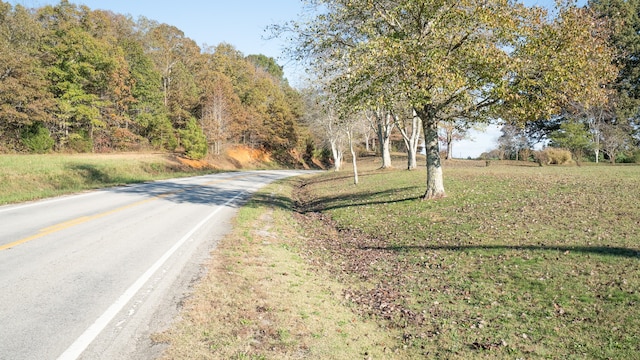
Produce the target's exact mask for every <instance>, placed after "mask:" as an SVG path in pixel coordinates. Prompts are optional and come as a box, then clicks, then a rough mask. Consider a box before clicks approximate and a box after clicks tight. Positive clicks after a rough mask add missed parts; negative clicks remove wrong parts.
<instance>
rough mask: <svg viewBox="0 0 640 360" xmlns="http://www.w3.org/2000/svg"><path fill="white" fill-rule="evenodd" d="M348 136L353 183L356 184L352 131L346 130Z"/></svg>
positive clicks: (355, 159)
mask: <svg viewBox="0 0 640 360" xmlns="http://www.w3.org/2000/svg"><path fill="white" fill-rule="evenodd" d="M347 136H348V137H349V149H350V150H351V163H352V164H353V183H354V184H355V185H358V164H357V157H356V150H355V149H354V148H353V133H352V131H351V130H348V131H347Z"/></svg>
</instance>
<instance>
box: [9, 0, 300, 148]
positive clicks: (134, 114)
mask: <svg viewBox="0 0 640 360" xmlns="http://www.w3.org/2000/svg"><path fill="white" fill-rule="evenodd" d="M0 48H1V49H2V50H1V51H0V153H34V152H35V153H43V152H50V151H60V152H62V151H64V152H109V151H138V150H148V149H154V150H169V151H174V150H177V149H178V150H181V151H184V153H185V154H186V155H187V156H189V157H191V158H196V159H198V158H203V157H204V156H205V155H206V154H207V153H210V154H219V153H220V152H221V151H222V149H223V147H224V146H226V145H227V144H243V145H246V146H250V147H253V148H260V149H264V150H267V151H270V152H273V153H275V154H278V153H281V154H285V153H287V152H288V151H289V150H292V149H295V148H296V147H297V146H298V144H299V143H302V142H303V141H302V140H301V138H302V137H303V135H301V133H304V132H303V131H301V130H300V129H301V127H300V126H299V119H300V118H301V116H302V103H303V102H302V100H301V97H300V94H299V93H298V92H297V91H296V90H295V89H293V88H292V87H291V86H290V85H289V84H288V82H287V80H286V79H285V78H284V74H283V71H282V67H280V66H279V65H278V64H277V63H276V62H275V60H274V59H272V58H269V57H267V56H264V55H248V56H245V55H243V54H242V53H241V52H239V51H238V50H236V49H235V48H234V47H233V46H232V45H230V44H224V43H223V44H219V45H217V46H215V47H211V48H204V49H201V48H200V47H199V46H198V45H197V44H196V43H195V42H194V41H193V40H192V39H190V38H188V37H186V36H185V35H184V33H183V32H182V31H181V30H180V29H178V28H176V27H174V26H171V25H167V24H162V23H158V22H156V21H153V20H150V19H146V18H144V17H141V18H139V19H137V20H134V19H132V18H131V17H130V16H125V15H121V14H116V13H113V12H110V11H103V10H92V9H90V8H88V7H86V6H78V5H74V4H72V3H69V2H68V1H66V0H63V1H61V2H60V3H59V4H58V5H55V6H44V7H41V8H37V9H28V8H25V7H23V6H20V5H16V6H12V5H10V4H8V3H5V2H2V1H0Z"/></svg>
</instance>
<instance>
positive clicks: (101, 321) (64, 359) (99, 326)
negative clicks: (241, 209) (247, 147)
mask: <svg viewBox="0 0 640 360" xmlns="http://www.w3.org/2000/svg"><path fill="white" fill-rule="evenodd" d="M245 193H246V192H245V191H243V192H241V193H239V194H238V195H236V196H234V197H233V198H232V199H231V200H229V201H227V202H226V203H224V204H223V205H222V206H219V207H218V208H217V209H216V210H214V211H213V212H212V213H211V214H209V216H207V217H206V218H204V220H202V221H200V223H198V225H196V226H195V227H194V228H193V229H191V231H189V232H188V233H187V234H186V235H185V236H183V237H182V239H180V240H179V241H178V242H177V243H175V244H174V245H173V246H172V247H171V249H169V250H168V251H167V252H166V253H165V254H164V255H162V257H161V258H159V259H158V261H156V262H155V263H154V264H153V265H152V266H151V267H150V268H149V269H148V270H147V271H146V272H145V273H144V274H142V276H140V278H138V280H136V282H135V283H133V285H131V286H130V287H129V288H128V289H127V290H126V291H125V292H124V293H123V294H122V295H120V297H119V298H118V300H116V302H114V303H113V304H112V305H111V306H109V308H108V309H107V311H105V312H104V313H103V314H102V315H101V316H100V317H99V318H98V319H97V320H96V321H95V322H94V323H93V325H91V326H89V328H87V330H85V331H84V333H82V335H80V337H78V338H77V339H76V341H75V342H74V343H73V344H71V346H69V347H68V348H67V350H65V352H63V353H62V355H60V356H59V357H58V360H73V359H77V358H78V357H79V356H80V355H81V354H82V353H83V352H84V351H85V350H86V348H87V347H88V346H89V345H90V344H91V343H92V342H93V340H95V339H96V337H98V335H99V334H100V333H101V332H102V330H104V328H105V327H106V326H107V325H108V324H109V322H111V320H113V318H114V317H115V316H116V315H117V314H118V313H119V312H120V311H121V310H122V309H123V308H124V306H125V305H126V304H127V303H128V302H129V301H130V300H131V299H132V298H133V297H134V296H135V294H136V293H137V292H138V291H140V289H141V288H142V287H143V286H144V284H145V283H146V282H147V281H148V280H149V279H150V278H151V276H153V274H154V273H155V272H156V271H157V270H158V269H159V268H160V267H161V266H162V265H163V264H164V263H165V262H166V261H167V260H168V259H169V258H170V257H171V255H173V253H174V252H176V250H178V248H180V246H182V244H184V243H185V242H186V241H187V240H188V239H189V238H190V237H191V236H192V235H193V234H194V233H195V232H196V231H198V229H199V228H201V227H202V226H203V225H204V224H205V223H206V222H207V221H209V220H210V219H211V218H212V217H213V216H215V215H216V214H217V213H218V212H219V211H220V210H222V209H223V208H224V207H225V206H227V205H229V204H230V203H232V202H234V201H235V200H236V199H237V198H239V197H240V196H242V195H244V194H245Z"/></svg>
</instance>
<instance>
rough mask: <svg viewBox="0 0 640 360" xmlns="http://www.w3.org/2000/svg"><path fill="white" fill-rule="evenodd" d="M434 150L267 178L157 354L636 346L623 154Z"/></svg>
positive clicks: (633, 223)
mask: <svg viewBox="0 0 640 360" xmlns="http://www.w3.org/2000/svg"><path fill="white" fill-rule="evenodd" d="M512 164H515V162H512V163H510V165H501V164H500V162H492V163H491V165H490V166H488V167H487V166H486V163H485V162H484V161H482V162H474V161H458V162H455V161H454V162H449V163H447V164H445V167H444V168H445V182H446V186H447V188H448V189H450V190H449V196H448V197H446V198H443V199H440V200H438V201H429V202H424V201H420V200H419V198H420V196H421V195H422V191H423V181H424V177H423V175H422V171H406V170H378V169H376V167H377V166H378V165H379V164H374V163H373V162H372V161H371V162H367V161H361V162H360V168H361V170H362V171H361V174H360V185H357V186H356V185H352V184H353V182H352V175H351V174H349V172H348V171H344V172H328V173H324V174H321V175H319V176H314V177H310V178H300V179H293V180H289V181H287V182H283V183H280V184H277V185H273V186H271V187H269V188H267V189H265V190H264V191H263V192H261V193H260V194H259V195H257V196H256V197H255V198H254V200H253V201H252V202H251V203H250V206H248V207H247V208H245V209H242V210H241V211H240V216H239V218H238V221H237V230H236V232H235V233H234V234H233V235H232V236H230V237H229V238H227V239H225V240H223V241H222V243H221V244H220V247H219V248H218V249H217V250H216V251H215V252H214V253H213V256H212V259H211V263H210V265H209V273H208V275H207V276H206V278H205V279H203V281H202V283H201V284H199V285H198V286H197V288H196V290H195V293H194V294H193V296H192V297H190V298H189V299H188V300H187V301H186V303H185V308H184V312H183V316H182V318H183V320H182V321H181V322H180V323H179V324H177V325H176V326H175V327H174V329H172V330H170V331H169V332H167V333H164V334H159V335H158V338H157V339H156V340H157V341H167V342H170V343H171V346H170V348H169V350H168V351H167V352H166V354H165V357H166V358H185V357H190V356H191V357H197V358H213V359H217V358H235V359H271V358H310V357H311V358H334V359H340V358H345V359H347V358H349V359H351V358H368V357H371V358H385V359H386V358H399V359H402V358H407V359H408V358H438V359H445V358H446V359H469V358H505V359H515V358H528V359H530V358H563V359H572V358H574V359H583V358H593V359H610V358H616V359H620V358H634V357H635V356H637V354H638V351H640V346H639V345H638V344H640V338H639V335H638V334H640V314H639V310H638V303H639V302H640V293H638V289H640V263H639V262H640V246H639V244H638V239H640V226H639V225H640V223H639V220H638V219H640V204H638V202H637V201H636V200H637V199H638V198H640V188H638V186H637V179H638V178H639V176H640V167H637V166H608V165H603V166H588V167H564V166H548V167H537V166H535V167H531V166H514V165H512Z"/></svg>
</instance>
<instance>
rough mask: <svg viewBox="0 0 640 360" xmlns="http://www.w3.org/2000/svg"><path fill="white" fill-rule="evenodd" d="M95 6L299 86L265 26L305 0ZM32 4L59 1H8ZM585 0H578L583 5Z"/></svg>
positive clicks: (101, 1) (479, 138)
mask: <svg viewBox="0 0 640 360" xmlns="http://www.w3.org/2000/svg"><path fill="white" fill-rule="evenodd" d="M70 2H71V3H75V4H84V5H87V6H88V7H89V8H91V9H103V10H111V11H113V12H115V13H120V14H129V15H131V16H132V17H133V18H134V19H137V18H138V17H139V16H144V17H146V18H149V19H151V20H156V21H158V22H160V23H166V24H169V25H173V26H175V27H177V28H178V29H180V30H182V31H183V32H184V33H185V36H187V37H189V38H191V39H193V40H194V41H195V42H196V43H197V44H198V45H200V46H201V47H202V46H204V45H205V44H206V45H210V46H215V45H218V44H219V43H221V42H226V43H229V44H231V45H233V46H234V47H235V48H236V49H238V50H240V51H241V52H242V53H244V54H245V55H249V54H264V55H267V56H270V57H273V58H275V59H276V60H277V61H278V63H279V64H280V65H282V66H284V70H285V76H286V77H287V78H288V79H289V82H290V83H291V84H293V85H295V84H297V83H298V81H297V79H296V75H295V74H296V72H298V73H299V71H297V70H296V66H295V64H293V63H288V62H287V60H286V59H284V58H283V57H282V55H281V54H282V48H283V46H284V44H283V42H282V41H281V40H279V39H274V40H265V37H266V36H267V35H268V33H266V32H265V28H266V27H267V26H268V25H271V24H277V23H282V22H285V21H287V20H294V19H296V18H297V17H298V15H300V14H301V13H302V10H303V1H302V0H181V1H180V0H178V1H175V0H172V1H169V0H70ZM9 3H11V4H21V5H23V6H26V7H29V8H37V7H41V6H45V5H54V4H58V3H59V1H57V0H10V1H9ZM524 3H525V4H526V5H529V6H533V5H537V6H544V7H553V6H554V3H555V2H554V0H525V1H524ZM585 3H586V0H579V1H578V4H579V5H584V4H585ZM499 136H500V132H499V130H498V129H497V128H495V127H490V128H488V129H487V131H486V132H485V133H481V134H474V135H473V138H474V140H473V141H462V142H458V143H455V144H454V148H453V155H454V157H467V156H472V157H477V156H478V155H480V154H481V153H482V152H484V151H487V150H490V149H491V148H494V147H495V146H496V140H497V138H498V137H499Z"/></svg>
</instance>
